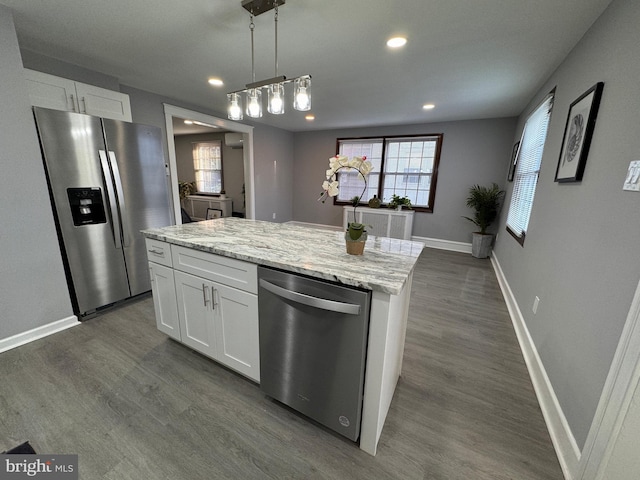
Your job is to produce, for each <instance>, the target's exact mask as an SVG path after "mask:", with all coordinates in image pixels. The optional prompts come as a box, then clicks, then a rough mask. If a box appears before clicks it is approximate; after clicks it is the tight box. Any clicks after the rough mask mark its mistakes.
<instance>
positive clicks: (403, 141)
mask: <svg viewBox="0 0 640 480" xmlns="http://www.w3.org/2000/svg"><path fill="white" fill-rule="evenodd" d="M441 146H442V134H434V135H419V136H403V137H375V138H358V139H350V138H339V139H338V153H339V154H340V155H344V156H347V157H349V158H351V157H354V156H366V157H367V159H368V160H369V161H370V162H371V164H372V165H373V171H372V172H371V173H370V174H369V176H368V178H367V189H366V191H365V193H364V195H362V189H363V188H364V182H363V181H362V179H360V178H358V174H357V173H355V172H338V182H340V193H339V194H338V196H337V197H336V198H335V200H334V202H335V203H336V204H348V203H349V200H351V199H352V198H353V197H355V196H360V195H362V198H361V200H360V202H361V203H367V202H368V201H369V199H371V198H373V196H374V195H377V196H378V197H379V198H380V199H381V200H382V201H383V202H385V203H387V202H389V200H391V196H392V195H398V196H400V197H408V198H409V199H410V200H411V204H412V205H413V208H414V209H415V210H417V211H422V212H432V211H433V202H434V199H435V187H436V178H437V173H438V162H439V159H440V149H441Z"/></svg>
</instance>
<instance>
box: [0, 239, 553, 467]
mask: <svg viewBox="0 0 640 480" xmlns="http://www.w3.org/2000/svg"><path fill="white" fill-rule="evenodd" d="M25 314H28V309H26V310H25ZM0 381H1V386H0V451H2V450H4V449H6V448H10V447H12V446H14V445H17V444H18V443H21V442H23V441H25V440H30V441H31V444H32V445H33V446H34V447H35V449H36V451H38V452H39V453H75V454H78V455H79V462H80V478H81V479H83V480H90V479H113V480H116V479H117V480H125V479H135V480H146V479H174V480H180V479H188V480H195V479H217V478H221V479H261V478H272V479H282V478H305V479H306V478H313V479H429V480H431V479H447V480H455V479H465V480H469V479H473V480H482V479H491V480H496V479H498V480H501V479H514V480H534V479H535V480H539V479H561V478H562V474H561V471H560V467H559V465H558V461H557V459H556V456H555V453H554V451H553V448H552V445H551V441H550V439H549V435H548V433H547V430H546V428H545V424H544V421H543V418H542V414H541V412H540V409H539V407H538V404H537V402H536V398H535V394H534V391H533V387H532V386H531V382H530V380H529V377H528V374H527V370H526V367H525V365H524V361H523V359H522V356H521V354H520V351H519V348H518V345H517V340H516V337H515V334H514V332H513V329H512V326H511V322H510V320H509V317H508V313H507V309H506V306H505V304H504V302H503V300H502V297H501V294H500V291H499V288H498V285H497V281H496V279H495V275H494V273H493V271H492V269H491V265H490V263H489V261H487V260H477V259H474V258H472V257H471V256H469V255H466V254H459V253H452V252H445V251H439V250H431V249H427V250H425V251H424V253H423V254H422V256H421V258H420V260H419V264H418V266H417V269H416V272H415V275H414V284H413V291H412V297H411V308H410V318H409V326H408V331H407V343H406V349H405V356H404V367H403V375H402V378H401V379H400V382H399V384H398V388H397V390H396V394H395V397H394V399H393V402H392V404H391V409H390V411H389V416H388V417H387V421H386V424H385V427H384V430H383V432H382V437H381V439H380V444H379V448H378V455H377V456H376V457H371V456H369V455H367V454H366V453H364V452H362V451H361V450H359V449H358V448H357V446H356V445H354V444H352V443H350V442H349V441H347V440H343V439H342V438H339V437H337V436H335V435H334V434H332V433H330V432H328V431H326V430H324V429H322V428H320V427H318V426H316V425H314V424H312V423H311V422H309V421H308V420H306V419H304V418H302V417H300V416H298V415H297V414H295V413H294V412H292V411H290V410H288V409H286V408H284V407H282V406H281V405H279V404H277V403H275V402H273V401H271V400H270V399H268V398H266V397H265V396H264V395H263V394H262V393H261V392H260V389H259V388H258V386H257V385H255V384H254V383H251V382H249V381H248V380H245V379H244V378H243V377H240V376H238V375H236V374H234V373H232V372H230V371H228V370H226V369H224V368H222V367H220V366H218V365H217V364H215V363H213V362H212V361H210V360H208V359H206V358H205V357H203V356H201V355H199V354H197V353H195V352H193V351H191V350H190V349H188V348H186V347H184V346H182V345H180V344H178V343H176V342H174V341H171V340H169V339H168V338H167V337H166V336H165V335H163V334H161V333H159V332H158V331H157V330H156V329H155V325H154V320H153V305H152V302H151V299H150V298H149V297H145V298H143V299H141V300H139V301H135V302H131V303H129V304H127V305H125V306H121V307H118V308H116V309H113V310H111V311H109V312H108V313H104V314H101V315H100V316H98V317H96V318H94V319H92V320H90V321H88V322H85V323H83V324H82V325H80V326H78V327H75V328H72V329H69V330H66V331H64V332H61V333H58V334H55V335H52V336H50V337H47V338H45V339H42V340H39V341H36V342H33V343H31V344H28V345H25V346H22V347H19V348H17V349H14V350H11V351H8V352H5V353H2V354H0Z"/></svg>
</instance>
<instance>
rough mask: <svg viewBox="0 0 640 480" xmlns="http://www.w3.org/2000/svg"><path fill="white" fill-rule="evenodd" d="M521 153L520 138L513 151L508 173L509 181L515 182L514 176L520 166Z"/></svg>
mask: <svg viewBox="0 0 640 480" xmlns="http://www.w3.org/2000/svg"><path fill="white" fill-rule="evenodd" d="M519 153H520V140H518V141H517V142H516V143H515V145H514V146H513V152H512V153H511V164H510V165H509V173H508V174H507V181H508V182H513V176H514V175H515V173H516V167H517V166H518V157H519V155H518V154H519Z"/></svg>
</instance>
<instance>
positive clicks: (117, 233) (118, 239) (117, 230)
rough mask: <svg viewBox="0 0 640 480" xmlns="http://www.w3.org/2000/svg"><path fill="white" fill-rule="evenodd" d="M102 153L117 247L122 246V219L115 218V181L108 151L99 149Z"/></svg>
mask: <svg viewBox="0 0 640 480" xmlns="http://www.w3.org/2000/svg"><path fill="white" fill-rule="evenodd" d="M98 153H99V154H100V165H101V167H102V174H103V175H104V184H105V186H106V188H107V196H108V197H109V207H110V210H111V225H113V241H114V243H115V244H116V248H118V249H121V248H122V239H121V234H120V220H118V218H117V217H116V218H114V213H115V215H116V216H117V212H118V204H117V203H116V194H115V192H114V190H113V183H112V182H111V170H110V169H109V160H107V152H105V151H104V150H98Z"/></svg>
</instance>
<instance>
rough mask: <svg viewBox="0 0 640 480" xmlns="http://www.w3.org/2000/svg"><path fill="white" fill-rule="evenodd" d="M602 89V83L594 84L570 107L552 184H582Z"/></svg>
mask: <svg viewBox="0 0 640 480" xmlns="http://www.w3.org/2000/svg"><path fill="white" fill-rule="evenodd" d="M603 88H604V82H598V83H596V84H595V85H594V86H593V87H591V88H590V89H589V90H587V91H586V92H584V93H583V94H582V95H580V97H578V98H577V99H576V100H575V101H574V102H573V103H572V104H571V106H570V107H569V114H568V115H567V123H566V125H565V127H564V136H563V138H562V148H561V149H560V158H559V159H558V167H557V168H556V178H555V181H556V182H558V183H570V182H579V181H581V180H582V175H583V174H584V168H585V165H586V163H587V156H588V155H589V147H590V146H591V137H592V136H593V131H594V129H595V125H596V118H597V117H598V109H599V107H600V99H601V97H602V90H603Z"/></svg>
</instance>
